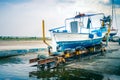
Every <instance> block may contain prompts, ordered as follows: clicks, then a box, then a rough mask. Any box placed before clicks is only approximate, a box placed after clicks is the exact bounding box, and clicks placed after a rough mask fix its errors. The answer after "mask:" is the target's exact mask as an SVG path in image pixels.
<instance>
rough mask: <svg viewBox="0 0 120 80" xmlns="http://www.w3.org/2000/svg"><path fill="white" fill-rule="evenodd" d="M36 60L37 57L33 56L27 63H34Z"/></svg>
mask: <svg viewBox="0 0 120 80" xmlns="http://www.w3.org/2000/svg"><path fill="white" fill-rule="evenodd" d="M37 61H38V58H34V59H30V60H29V63H34V62H37Z"/></svg>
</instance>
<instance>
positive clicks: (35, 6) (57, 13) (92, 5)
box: [0, 0, 110, 36]
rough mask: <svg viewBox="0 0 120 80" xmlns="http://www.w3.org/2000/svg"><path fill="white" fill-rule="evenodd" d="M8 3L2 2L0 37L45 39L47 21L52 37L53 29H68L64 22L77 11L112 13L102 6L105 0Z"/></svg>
mask: <svg viewBox="0 0 120 80" xmlns="http://www.w3.org/2000/svg"><path fill="white" fill-rule="evenodd" d="M5 1H6V2H0V35H12V36H41V34H42V29H41V21H42V19H44V20H45V26H46V34H47V36H49V32H48V30H49V29H51V28H54V27H59V26H64V19H65V18H68V17H73V16H75V14H76V12H81V13H83V12H96V13H97V12H105V13H108V14H109V13H110V10H109V8H108V6H103V4H100V3H99V2H100V1H101V0H26V1H25V0H16V1H21V2H7V1H8V0H5ZM9 1H12V0H9ZM22 1H23V2H22Z"/></svg>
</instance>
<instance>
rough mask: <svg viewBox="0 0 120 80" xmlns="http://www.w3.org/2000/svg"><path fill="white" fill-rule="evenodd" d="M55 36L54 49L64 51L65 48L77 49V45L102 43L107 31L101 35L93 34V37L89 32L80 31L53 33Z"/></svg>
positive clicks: (85, 45)
mask: <svg viewBox="0 0 120 80" xmlns="http://www.w3.org/2000/svg"><path fill="white" fill-rule="evenodd" d="M52 34H53V35H54V37H53V39H52V40H53V41H52V42H53V44H54V45H53V49H54V51H64V50H65V49H68V48H70V49H75V48H77V47H88V46H93V45H97V44H100V43H101V42H102V38H103V37H104V35H105V33H103V34H102V36H101V37H99V36H97V34H93V38H90V37H89V34H88V33H87V34H80V33H79V34H78V33H52Z"/></svg>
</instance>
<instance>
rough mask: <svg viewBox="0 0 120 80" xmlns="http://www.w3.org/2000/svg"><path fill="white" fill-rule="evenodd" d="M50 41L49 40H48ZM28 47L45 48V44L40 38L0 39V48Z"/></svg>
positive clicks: (15, 48)
mask: <svg viewBox="0 0 120 80" xmlns="http://www.w3.org/2000/svg"><path fill="white" fill-rule="evenodd" d="M48 42H49V43H50V41H48ZM30 48H47V45H46V44H44V43H43V41H42V40H40V41H38V40H30V41H29V40H27V41H0V51H1V50H17V49H30Z"/></svg>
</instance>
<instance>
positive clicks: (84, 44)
mask: <svg viewBox="0 0 120 80" xmlns="http://www.w3.org/2000/svg"><path fill="white" fill-rule="evenodd" d="M101 42H102V38H99V39H93V40H84V41H61V42H57V44H58V45H59V47H60V48H61V50H62V51H63V50H65V49H66V48H71V49H72V48H74V49H75V48H76V47H78V46H81V47H88V46H93V45H96V44H100V43H101Z"/></svg>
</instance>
